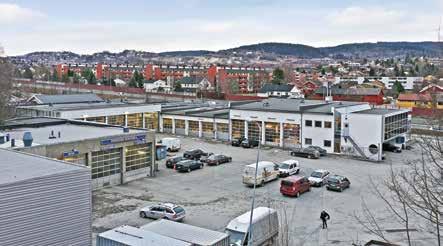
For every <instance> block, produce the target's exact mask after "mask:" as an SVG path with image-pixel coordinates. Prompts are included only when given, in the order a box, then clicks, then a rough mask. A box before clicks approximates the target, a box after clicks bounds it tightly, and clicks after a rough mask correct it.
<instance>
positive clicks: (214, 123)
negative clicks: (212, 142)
mask: <svg viewBox="0 0 443 246" xmlns="http://www.w3.org/2000/svg"><path fill="white" fill-rule="evenodd" d="M212 130H213V132H214V135H213V137H214V139H217V137H218V136H217V135H218V132H217V122H215V120H214V122H213V123H212Z"/></svg>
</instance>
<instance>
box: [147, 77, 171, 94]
mask: <svg viewBox="0 0 443 246" xmlns="http://www.w3.org/2000/svg"><path fill="white" fill-rule="evenodd" d="M143 88H145V91H146V92H160V91H163V92H169V91H171V90H172V88H171V86H170V85H168V83H167V82H166V81H164V80H157V81H154V80H146V81H145V83H144V84H143Z"/></svg>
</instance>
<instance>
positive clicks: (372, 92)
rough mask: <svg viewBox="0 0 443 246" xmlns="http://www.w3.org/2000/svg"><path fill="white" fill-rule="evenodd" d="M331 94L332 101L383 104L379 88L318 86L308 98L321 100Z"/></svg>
mask: <svg viewBox="0 0 443 246" xmlns="http://www.w3.org/2000/svg"><path fill="white" fill-rule="evenodd" d="M328 95H330V96H332V99H333V100H334V101H351V102H367V103H370V104H374V105H381V104H383V101H384V100H383V97H384V93H383V90H382V89H381V88H339V87H337V86H334V87H332V88H327V87H320V88H318V89H317V90H315V92H314V94H313V95H311V96H310V97H309V98H311V99H317V100H322V99H324V98H325V97H326V96H328Z"/></svg>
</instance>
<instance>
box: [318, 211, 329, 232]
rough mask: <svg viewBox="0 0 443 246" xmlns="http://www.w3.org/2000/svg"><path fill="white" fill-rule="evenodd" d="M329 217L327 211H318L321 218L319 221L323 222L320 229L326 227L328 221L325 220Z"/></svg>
mask: <svg viewBox="0 0 443 246" xmlns="http://www.w3.org/2000/svg"><path fill="white" fill-rule="evenodd" d="M330 218H331V217H330V216H329V214H328V213H326V211H325V210H323V211H321V213H320V219H321V221H322V222H323V225H322V229H328V222H327V221H328V220H329V219H330Z"/></svg>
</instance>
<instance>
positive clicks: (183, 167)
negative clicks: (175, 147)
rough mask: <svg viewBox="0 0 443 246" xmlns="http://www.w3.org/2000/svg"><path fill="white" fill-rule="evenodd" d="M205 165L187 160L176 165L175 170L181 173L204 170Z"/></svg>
mask: <svg viewBox="0 0 443 246" xmlns="http://www.w3.org/2000/svg"><path fill="white" fill-rule="evenodd" d="M203 166H204V165H203V163H201V162H200V161H197V160H185V161H180V162H179V163H177V164H175V170H177V171H179V172H190V171H192V170H195V169H201V168H203Z"/></svg>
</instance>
